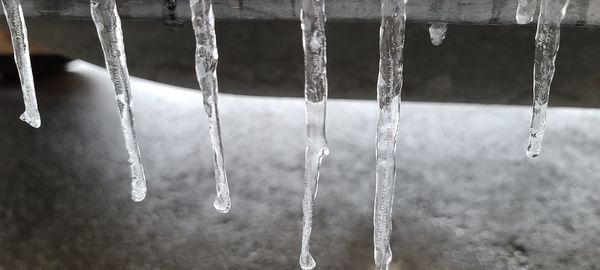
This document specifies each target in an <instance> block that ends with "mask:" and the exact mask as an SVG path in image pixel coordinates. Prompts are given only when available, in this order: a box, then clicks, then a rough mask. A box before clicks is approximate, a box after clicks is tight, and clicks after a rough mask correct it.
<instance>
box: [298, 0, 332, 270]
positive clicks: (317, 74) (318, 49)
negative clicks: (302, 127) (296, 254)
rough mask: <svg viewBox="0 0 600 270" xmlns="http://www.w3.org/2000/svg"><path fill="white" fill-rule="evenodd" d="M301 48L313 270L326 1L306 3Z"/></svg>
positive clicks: (304, 258)
mask: <svg viewBox="0 0 600 270" xmlns="http://www.w3.org/2000/svg"><path fill="white" fill-rule="evenodd" d="M300 17H301V20H302V46H303V47H304V98H305V106H306V135H307V141H306V153H305V154H306V155H305V162H306V163H305V167H304V199H303V200H302V210H303V214H304V216H303V222H304V226H303V228H302V250H301V254H300V266H301V267H302V269H313V268H314V267H315V266H316V263H315V260H314V259H313V257H312V256H311V254H310V234H311V230H312V218H313V207H314V204H315V198H316V196H317V187H318V184H319V167H320V166H321V161H322V160H323V157H325V156H327V155H329V149H328V148H327V138H326V136H325V115H326V103H327V41H326V38H325V21H326V17H325V0H303V1H302V10H301V13H300Z"/></svg>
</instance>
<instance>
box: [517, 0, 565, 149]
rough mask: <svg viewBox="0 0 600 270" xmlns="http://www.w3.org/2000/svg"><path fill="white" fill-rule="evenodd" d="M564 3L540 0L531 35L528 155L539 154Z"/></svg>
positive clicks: (557, 0) (562, 1)
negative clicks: (531, 93) (531, 58)
mask: <svg viewBox="0 0 600 270" xmlns="http://www.w3.org/2000/svg"><path fill="white" fill-rule="evenodd" d="M568 6H569V0H542V3H541V7H540V16H539V19H538V27H537V33H536V35H535V60H534V61H535V62H534V68H533V115H532V118H531V125H530V130H529V144H528V146H527V156H528V157H530V158H534V157H537V156H539V155H540V152H541V148H542V141H543V139H544V133H545V130H544V127H545V126H546V111H547V109H548V99H549V97H550V85H551V84H552V79H553V77H554V69H555V66H554V62H555V60H556V55H557V54H558V49H559V47H560V46H559V44H560V25H561V23H562V19H563V18H564V17H565V13H566V10H567V7H568Z"/></svg>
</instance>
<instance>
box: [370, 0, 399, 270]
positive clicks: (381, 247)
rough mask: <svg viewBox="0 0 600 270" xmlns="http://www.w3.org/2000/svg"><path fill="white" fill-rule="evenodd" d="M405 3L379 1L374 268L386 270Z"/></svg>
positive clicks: (390, 257)
mask: <svg viewBox="0 0 600 270" xmlns="http://www.w3.org/2000/svg"><path fill="white" fill-rule="evenodd" d="M406 2H407V0H382V1H381V30H380V31H379V33H380V37H379V38H380V40H379V57H380V58H379V78H378V80H377V101H378V104H379V119H378V122H377V135H376V137H377V149H376V174H375V175H376V180H375V181H376V184H375V186H376V187H375V203H374V210H373V211H374V213H373V224H374V232H373V236H374V239H373V241H374V246H375V268H376V269H377V270H384V269H388V268H389V265H390V262H391V261H392V250H391V248H390V235H391V232H392V205H393V201H394V185H395V182H396V137H397V135H398V121H399V119H400V92H401V90H402V73H403V66H402V62H403V55H402V52H403V50H404V30H405V28H406Z"/></svg>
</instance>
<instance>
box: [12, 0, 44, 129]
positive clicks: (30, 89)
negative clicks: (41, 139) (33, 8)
mask: <svg viewBox="0 0 600 270" xmlns="http://www.w3.org/2000/svg"><path fill="white" fill-rule="evenodd" d="M2 8H4V15H5V16H6V23H7V24H8V28H9V30H10V37H11V39H12V47H13V51H14V55H15V63H16V64H17V69H18V71H19V77H20V79H21V90H22V91H23V100H24V102H25V112H24V113H23V114H21V116H20V119H21V120H23V121H24V122H26V123H27V124H29V125H31V126H32V127H34V128H39V127H40V126H41V124H42V123H41V119H40V113H39V111H38V105H37V99H36V97H35V85H34V83H33V72H32V70H31V59H30V58H29V41H28V39H27V26H26V25H25V17H24V16H23V8H22V7H21V1H20V0H2Z"/></svg>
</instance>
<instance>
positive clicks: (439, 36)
mask: <svg viewBox="0 0 600 270" xmlns="http://www.w3.org/2000/svg"><path fill="white" fill-rule="evenodd" d="M447 30H448V24H445V23H433V24H431V26H430V27H429V38H430V39H431V44H433V45H435V46H440V45H442V42H443V41H444V39H445V38H446V31H447Z"/></svg>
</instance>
